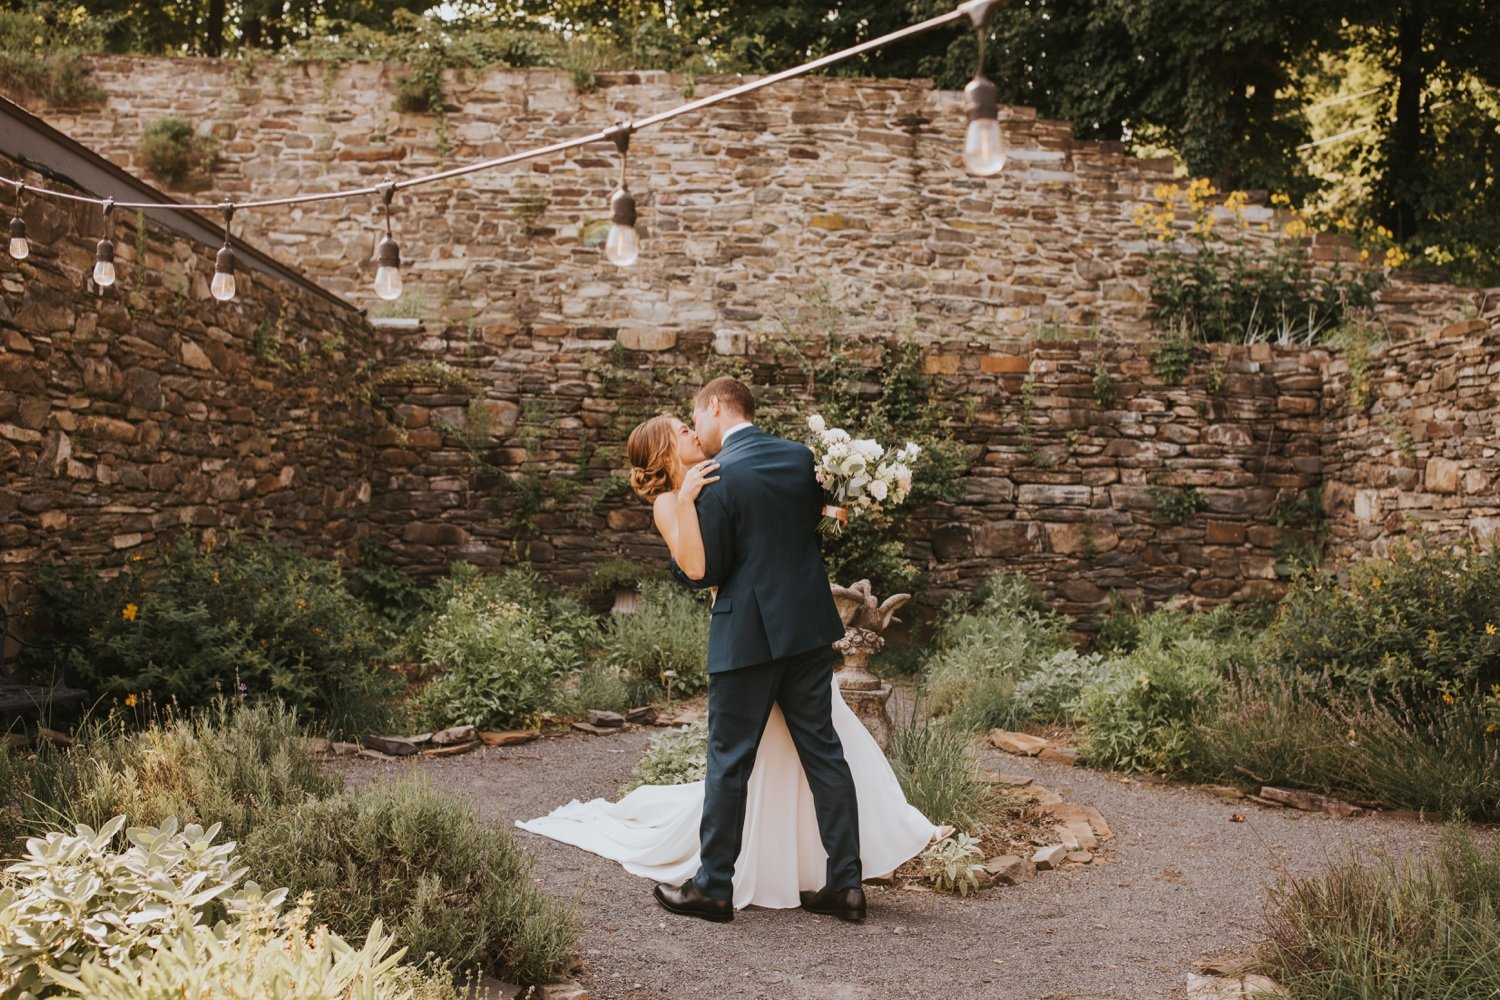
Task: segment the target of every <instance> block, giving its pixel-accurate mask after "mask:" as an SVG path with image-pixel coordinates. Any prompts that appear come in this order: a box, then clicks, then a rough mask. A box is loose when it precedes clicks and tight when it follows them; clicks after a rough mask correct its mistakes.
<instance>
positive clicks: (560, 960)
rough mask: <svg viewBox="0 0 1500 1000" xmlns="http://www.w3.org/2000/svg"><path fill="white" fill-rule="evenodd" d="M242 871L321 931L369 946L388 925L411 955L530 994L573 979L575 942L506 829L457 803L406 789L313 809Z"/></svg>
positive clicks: (259, 838) (385, 789)
mask: <svg viewBox="0 0 1500 1000" xmlns="http://www.w3.org/2000/svg"><path fill="white" fill-rule="evenodd" d="M241 849H242V857H243V860H244V863H245V865H246V866H247V867H248V868H250V870H252V871H254V872H256V873H257V874H258V875H263V876H264V877H265V878H266V879H267V880H268V881H269V882H271V883H272V884H275V885H285V886H288V887H289V888H290V890H291V892H292V893H293V894H296V895H301V894H302V893H311V894H312V902H311V903H310V909H311V912H312V919H313V922H315V923H326V924H327V925H328V927H329V929H330V930H332V931H333V932H334V933H336V934H342V935H346V936H351V937H352V936H358V935H363V934H364V933H365V931H366V929H367V928H369V927H370V926H371V925H372V924H373V923H374V922H375V921H376V920H383V921H384V923H385V926H386V927H387V928H388V929H389V931H390V933H391V935H392V936H393V937H394V938H395V941H396V942H397V943H398V944H399V945H400V946H402V947H404V948H406V949H407V954H410V955H423V956H425V955H428V954H431V955H432V956H434V957H435V958H437V959H439V960H441V961H443V962H446V963H448V964H449V965H451V966H452V967H454V968H465V967H469V966H477V967H479V968H483V969H486V970H495V971H498V972H499V973H502V974H504V975H506V976H513V977H515V978H516V979H517V980H519V981H522V982H527V983H535V982H544V981H546V980H549V979H553V978H556V977H559V976H561V975H562V974H564V973H566V972H568V971H569V970H570V969H571V968H572V966H573V962H574V958H573V953H574V947H575V934H574V930H573V927H572V925H571V922H570V919H569V917H568V914H567V912H566V911H565V910H564V908H563V907H562V906H561V905H560V904H559V903H557V902H555V901H554V900H552V899H550V898H549V897H547V896H546V895H544V894H543V893H542V892H541V891H540V890H539V889H538V888H537V887H536V885H535V883H534V882H533V881H532V877H531V861H530V859H529V858H528V857H527V856H526V854H525V852H523V851H522V850H521V849H520V848H519V847H518V846H516V843H515V841H514V839H513V838H512V837H511V836H510V834H509V833H508V832H507V831H505V830H504V829H501V828H498V827H496V826H493V825H492V824H490V823H487V822H485V821H483V820H481V819H480V818H479V817H478V816H477V815H476V814H475V813H474V811H473V809H472V807H471V806H470V805H469V804H468V803H467V802H466V801H465V800H464V799H463V798H462V797H459V796H454V795H450V794H445V793H441V792H439V791H437V790H435V789H433V788H431V787H430V786H428V785H427V784H426V783H425V782H421V781H400V782H394V783H389V784H382V785H377V786H371V787H368V788H362V789H358V790H347V791H344V792H341V793H339V794H337V795H333V796H330V797H328V798H323V799H316V800H311V801H308V802H305V803H303V804H301V805H299V806H297V807H295V808H293V809H290V810H287V811H285V812H284V813H283V814H282V815H281V816H280V817H279V818H278V819H277V820H276V821H275V822H271V823H266V824H263V825H261V826H259V827H258V828H256V829H255V830H254V831H252V832H251V834H250V835H249V836H248V837H247V838H245V840H244V841H243V843H242V844H241Z"/></svg>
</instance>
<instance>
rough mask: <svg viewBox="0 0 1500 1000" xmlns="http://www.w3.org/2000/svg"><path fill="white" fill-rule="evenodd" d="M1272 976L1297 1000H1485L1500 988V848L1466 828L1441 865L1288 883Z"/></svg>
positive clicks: (1449, 835)
mask: <svg viewBox="0 0 1500 1000" xmlns="http://www.w3.org/2000/svg"><path fill="white" fill-rule="evenodd" d="M1267 937H1268V941H1267V945H1266V949H1265V952H1266V962H1267V965H1268V966H1269V969H1268V970H1267V971H1269V972H1270V974H1271V975H1272V977H1273V978H1274V979H1275V980H1276V982H1277V983H1278V984H1280V985H1281V987H1282V988H1283V990H1284V991H1285V992H1286V995H1287V996H1289V997H1292V998H1294V1000H1328V998H1351V1000H1353V998H1363V997H1400V998H1411V1000H1417V998H1424V1000H1425V998H1429V997H1455V998H1456V997H1484V996H1491V995H1493V992H1494V988H1495V983H1496V982H1500V845H1495V844H1491V845H1490V846H1489V848H1488V849H1486V848H1483V847H1481V846H1479V844H1477V843H1476V842H1475V840H1474V838H1473V836H1472V835H1470V834H1469V833H1467V832H1466V831H1465V830H1463V829H1462V828H1459V827H1450V828H1449V829H1447V830H1445V831H1444V833H1443V838H1442V841H1441V842H1440V844H1439V846H1438V850H1437V857H1436V859H1435V860H1434V861H1423V862H1419V863H1413V862H1407V863H1398V862H1395V861H1390V860H1387V861H1383V862H1380V863H1379V864H1378V865H1376V866H1373V867H1366V866H1365V865H1364V864H1361V863H1359V862H1358V861H1352V860H1351V861H1348V862H1344V863H1340V864H1335V865H1331V866H1329V868H1328V869H1327V870H1326V871H1324V872H1323V873H1322V874H1321V875H1316V876H1312V877H1309V878H1299V879H1283V880H1281V881H1280V882H1279V883H1278V884H1277V886H1276V887H1275V889H1274V890H1273V891H1272V893H1271V899H1270V906H1269V909H1268V912H1267Z"/></svg>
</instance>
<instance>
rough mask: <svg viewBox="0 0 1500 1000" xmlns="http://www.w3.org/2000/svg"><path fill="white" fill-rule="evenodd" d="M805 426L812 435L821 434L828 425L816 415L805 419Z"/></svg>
mask: <svg viewBox="0 0 1500 1000" xmlns="http://www.w3.org/2000/svg"><path fill="white" fill-rule="evenodd" d="M807 426H808V429H810V430H811V431H812V432H813V433H814V434H822V433H823V432H824V431H825V430H827V429H828V424H827V423H826V422H824V420H823V418H822V417H821V416H819V415H818V414H816V413H814V414H813V415H812V416H810V417H808V418H807Z"/></svg>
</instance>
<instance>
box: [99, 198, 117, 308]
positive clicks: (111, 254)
mask: <svg viewBox="0 0 1500 1000" xmlns="http://www.w3.org/2000/svg"><path fill="white" fill-rule="evenodd" d="M114 210H115V200H114V199H113V198H105V199H104V239H102V240H100V241H99V245H98V246H97V247H95V248H94V284H95V285H97V286H98V287H99V289H100V291H103V290H104V289H106V288H108V287H109V286H110V285H113V284H114V283H115V244H114V241H113V240H111V239H110V238H109V223H110V219H111V217H112V216H113V214H114Z"/></svg>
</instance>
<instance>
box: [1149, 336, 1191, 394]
mask: <svg viewBox="0 0 1500 1000" xmlns="http://www.w3.org/2000/svg"><path fill="white" fill-rule="evenodd" d="M1192 367H1193V345H1192V343H1191V342H1190V341H1189V340H1187V339H1186V338H1184V337H1169V338H1167V339H1166V340H1163V341H1161V342H1159V343H1158V344H1157V345H1156V347H1155V349H1153V350H1152V352H1151V370H1152V371H1153V372H1155V373H1156V377H1157V378H1159V379H1161V380H1162V381H1163V382H1165V383H1166V384H1167V385H1178V384H1180V383H1181V382H1182V380H1183V379H1185V378H1187V374H1188V372H1189V371H1190V370H1191V369H1192Z"/></svg>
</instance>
